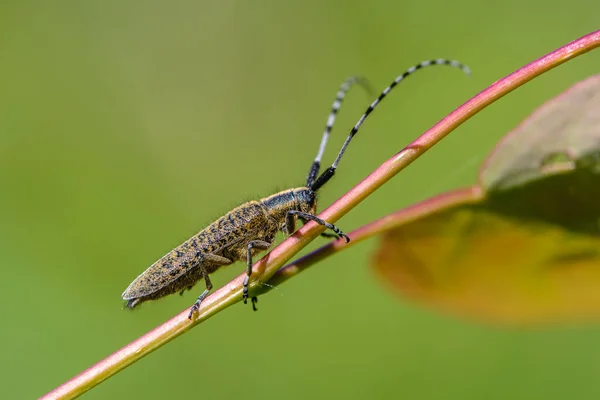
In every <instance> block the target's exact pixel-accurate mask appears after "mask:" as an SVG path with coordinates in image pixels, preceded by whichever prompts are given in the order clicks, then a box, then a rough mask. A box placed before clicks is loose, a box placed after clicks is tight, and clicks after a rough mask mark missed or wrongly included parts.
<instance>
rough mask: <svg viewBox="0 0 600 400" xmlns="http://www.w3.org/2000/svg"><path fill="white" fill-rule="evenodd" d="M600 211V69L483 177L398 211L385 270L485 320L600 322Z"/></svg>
mask: <svg viewBox="0 0 600 400" xmlns="http://www.w3.org/2000/svg"><path fill="white" fill-rule="evenodd" d="M388 218H389V217H388ZM599 218H600V75H599V76H594V77H591V78H589V79H587V80H585V81H583V82H580V83H578V84H576V85H574V86H573V87H572V88H570V89H569V90H567V91H566V92H564V93H563V94H561V95H559V96H558V97H556V98H555V99H552V100H550V101H548V102H547V103H546V104H544V105H543V106H542V107H540V108H539V109H538V110H537V111H535V112H534V113H533V114H532V115H531V116H530V117H529V118H527V119H526V120H525V121H524V122H523V123H522V124H521V125H520V126H519V127H517V128H516V129H515V130H514V131H513V132H511V133H510V134H508V135H507V136H506V137H505V138H504V139H503V140H502V141H501V142H500V143H499V144H498V146H497V147H496V149H495V150H494V151H493V153H492V154H491V155H490V157H489V158H488V160H487V161H486V162H485V163H484V166H483V168H482V170H481V173H480V182H479V184H478V185H475V186H473V187H472V188H468V189H463V190H457V191H454V192H450V193H446V194H444V195H441V196H438V197H436V198H433V199H430V200H427V201H425V202H423V203H421V204H419V205H417V206H413V207H411V208H409V209H407V210H403V211H400V212H398V213H396V214H395V215H394V223H393V225H389V230H387V231H386V232H385V233H384V235H383V240H382V243H381V245H380V247H379V249H378V251H377V254H376V257H375V260H374V267H375V270H376V271H377V273H378V274H379V275H380V276H382V277H383V278H384V280H385V281H386V282H388V283H389V284H391V285H392V286H393V287H394V288H395V289H396V290H397V291H399V292H400V293H401V294H402V295H403V296H404V297H407V298H410V299H413V300H416V301H418V302H422V303H425V304H427V305H429V306H431V307H433V308H435V309H440V310H444V311H445V312H449V313H451V314H455V315H461V316H468V317H470V318H474V319H476V320H481V321H488V322H496V323H510V324H515V323H518V324H532V323H542V322H543V323H556V322H566V321H571V322H581V321H592V320H599V319H600V234H599Z"/></svg>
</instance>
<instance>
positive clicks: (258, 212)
mask: <svg viewBox="0 0 600 400" xmlns="http://www.w3.org/2000/svg"><path fill="white" fill-rule="evenodd" d="M432 65H449V66H452V67H455V68H459V69H461V70H462V71H463V72H465V73H467V74H469V69H468V67H467V66H465V65H463V64H461V63H460V62H458V61H454V60H447V59H435V60H428V61H423V62H421V63H419V64H417V65H415V66H412V67H410V68H409V69H408V70H406V71H405V72H404V73H402V74H401V75H399V76H398V77H397V78H396V79H395V80H394V81H393V82H392V83H391V84H390V85H389V86H387V87H386V88H385V89H384V90H383V92H382V93H381V94H380V95H379V97H377V98H376V99H375V100H374V101H373V102H372V103H371V105H370V106H369V107H368V108H367V110H366V111H365V112H364V114H363V115H362V116H361V117H360V119H359V120H358V122H357V123H356V124H355V125H354V127H353V128H352V130H351V131H350V133H349V135H348V137H347V138H346V141H345V142H344V144H343V145H342V148H341V150H340V151H339V153H338V155H337V157H336V159H335V161H334V162H333V164H332V165H331V166H330V167H329V168H327V169H326V170H325V171H324V172H323V173H322V174H321V175H319V170H320V168H321V159H322V157H323V153H324V151H325V147H326V145H327V141H328V139H329V134H330V132H331V129H332V128H333V124H334V122H335V117H336V115H337V111H338V110H339V108H340V106H341V103H342V101H343V100H344V97H345V96H346V93H347V92H348V90H349V89H350V86H351V85H352V84H354V83H359V84H361V85H363V86H365V87H367V89H368V85H367V84H366V82H365V81H364V80H362V79H361V78H357V77H351V78H349V79H347V80H346V81H345V82H344V83H343V84H342V86H341V88H340V90H339V91H338V93H337V96H336V98H335V101H334V103H333V107H332V109H331V112H330V113H329V118H328V119H327V124H326V126H325V132H324V133H323V138H322V139H321V144H320V146H319V150H318V152H317V156H316V158H315V159H314V161H313V163H312V165H311V168H310V171H309V173H308V178H307V180H306V186H305V187H300V188H296V189H288V190H285V191H282V192H279V193H276V194H274V195H272V196H269V197H266V198H264V199H261V200H259V201H250V202H248V203H245V204H242V205H241V206H239V207H237V208H235V209H233V210H232V211H230V212H228V213H227V214H225V215H224V216H222V217H221V218H219V219H218V220H216V221H215V222H213V223H212V224H210V225H209V226H207V227H206V228H204V229H203V230H201V231H200V232H199V233H198V234H197V235H195V236H193V237H192V238H190V239H189V240H187V241H185V242H184V243H183V244H181V245H179V246H178V247H176V248H175V249H173V250H171V251H170V252H169V253H167V254H166V255H165V256H163V257H162V258H161V259H160V260H158V261H156V262H155V263H154V264H152V265H151V266H150V267H149V268H148V269H146V271H144V272H143V273H142V274H141V275H140V276H138V277H137V278H136V279H135V280H134V281H133V282H132V283H131V284H130V285H129V287H128V288H127V289H126V290H125V292H124V293H123V295H122V297H123V299H124V300H127V307H129V308H134V307H135V306H136V305H138V304H140V303H142V302H144V301H146V300H154V299H158V298H161V297H163V296H166V295H169V294H172V293H176V292H181V293H183V291H185V290H186V289H190V288H191V287H192V286H194V285H195V284H196V283H197V282H198V281H199V280H200V279H204V281H205V283H206V289H205V290H204V292H202V294H201V295H200V296H199V297H198V299H197V300H196V302H195V303H194V305H193V306H192V308H191V310H190V314H189V318H190V319H191V318H192V315H193V313H194V312H195V311H196V310H198V308H199V307H200V303H201V302H202V300H203V299H204V298H205V297H206V296H207V295H208V293H209V292H210V290H211V289H212V283H211V282H210V278H209V275H210V274H211V273H212V272H214V271H216V270H217V269H219V268H220V267H222V266H224V265H229V264H231V263H233V262H235V261H244V260H245V261H246V267H247V274H246V279H245V280H244V291H243V299H244V303H246V300H247V298H248V282H249V278H250V275H251V274H252V257H253V256H254V255H255V254H256V253H258V252H260V251H264V250H267V249H268V248H269V247H270V246H271V245H272V244H273V241H274V239H275V235H276V234H277V232H278V231H283V232H284V233H285V234H292V233H293V232H294V230H295V222H296V219H300V220H301V221H302V222H306V221H308V220H312V221H315V222H317V223H318V224H320V225H323V226H325V227H326V228H328V229H331V230H333V231H334V232H335V235H333V236H336V237H338V238H344V239H346V241H347V242H348V241H350V239H349V238H348V236H346V235H345V234H344V233H343V232H342V231H341V230H339V229H338V228H337V227H335V226H334V225H332V224H330V223H328V222H326V221H323V220H321V219H320V218H318V217H317V216H315V213H316V193H317V191H318V190H319V189H320V188H321V187H322V186H323V185H325V184H326V183H327V182H329V181H330V180H331V178H333V176H334V174H335V171H336V169H337V166H338V164H339V162H340V159H341V158H342V156H343V155H344V153H345V151H346V148H347V147H348V144H349V143H350V141H351V140H352V138H353V137H354V135H355V134H356V132H358V129H359V128H360V126H361V125H362V124H363V122H364V121H365V119H366V118H367V117H368V116H369V115H370V114H371V112H372V111H373V110H374V109H375V108H376V107H377V105H378V104H379V103H380V102H381V101H382V100H383V98H384V97H385V96H387V95H388V93H389V92H390V91H391V90H392V89H393V88H394V87H395V86H396V85H397V84H398V83H399V82H400V81H402V80H403V79H405V78H406V77H408V76H409V75H411V74H412V73H414V72H416V71H418V70H420V69H422V68H425V67H428V66H432ZM322 236H328V237H330V236H332V235H331V234H326V233H323V234H322ZM256 300H257V299H256V297H252V306H253V308H254V310H256Z"/></svg>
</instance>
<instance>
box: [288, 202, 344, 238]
mask: <svg viewBox="0 0 600 400" xmlns="http://www.w3.org/2000/svg"><path fill="white" fill-rule="evenodd" d="M293 215H296V216H298V217H302V218H304V219H309V220H312V221H315V222H316V223H318V224H319V225H323V226H324V227H326V228H329V229H331V230H332V231H334V232H335V233H336V234H337V236H338V237H339V238H340V239H341V238H344V239H346V243H348V242H349V241H350V238H349V237H348V236H347V235H346V234H345V233H344V232H342V231H341V230H340V229H339V228H338V227H337V226H335V225H333V224H330V223H329V222H327V221H323V220H322V219H321V218H319V217H317V216H315V215H312V214H308V213H304V212H302V211H296V210H291V211H288V213H287V216H286V223H287V220H288V218H289V217H290V216H293Z"/></svg>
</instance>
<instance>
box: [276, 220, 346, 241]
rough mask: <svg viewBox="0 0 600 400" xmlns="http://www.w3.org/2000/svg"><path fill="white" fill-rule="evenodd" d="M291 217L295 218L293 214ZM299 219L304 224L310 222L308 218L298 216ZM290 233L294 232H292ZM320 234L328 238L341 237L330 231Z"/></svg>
mask: <svg viewBox="0 0 600 400" xmlns="http://www.w3.org/2000/svg"><path fill="white" fill-rule="evenodd" d="M288 215H289V214H288ZM290 218H291V219H292V220H293V219H294V218H293V215H290ZM298 219H299V220H300V221H302V224H303V225H304V224H306V223H307V222H308V221H307V220H306V218H304V217H298ZM286 222H287V219H286ZM290 233H293V232H290ZM320 236H323V237H326V238H338V237H339V236H338V235H336V234H335V233H329V232H323V233H321V235H320Z"/></svg>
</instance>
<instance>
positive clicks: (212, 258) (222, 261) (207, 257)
mask: <svg viewBox="0 0 600 400" xmlns="http://www.w3.org/2000/svg"><path fill="white" fill-rule="evenodd" d="M199 259H200V261H199V264H198V268H200V271H201V273H202V277H203V278H204V282H205V283H206V289H204V292H202V294H201V295H200V296H198V300H196V302H195V303H194V305H193V306H192V308H191V309H190V313H189V315H188V318H189V319H192V315H193V314H194V313H195V312H196V311H198V309H199V308H200V303H202V300H204V299H205V298H206V296H208V293H210V290H211V289H212V287H213V286H212V282H211V281H210V278H209V277H208V271H207V270H206V265H205V264H203V263H205V262H209V263H211V264H217V265H229V264H231V263H233V261H232V260H230V259H229V258H226V257H222V256H218V255H216V254H210V253H208V254H202V255H201V256H200V257H199Z"/></svg>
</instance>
